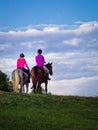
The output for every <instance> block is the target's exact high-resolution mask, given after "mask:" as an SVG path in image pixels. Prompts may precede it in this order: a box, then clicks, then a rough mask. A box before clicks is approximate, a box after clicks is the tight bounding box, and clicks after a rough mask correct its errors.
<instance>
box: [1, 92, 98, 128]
mask: <svg viewBox="0 0 98 130" xmlns="http://www.w3.org/2000/svg"><path fill="white" fill-rule="evenodd" d="M0 130H98V97H88V98H86V97H75V96H54V95H43V94H42V95H41V94H18V93H14V92H2V91H1V92H0Z"/></svg>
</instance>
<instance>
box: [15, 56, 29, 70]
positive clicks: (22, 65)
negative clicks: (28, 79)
mask: <svg viewBox="0 0 98 130" xmlns="http://www.w3.org/2000/svg"><path fill="white" fill-rule="evenodd" d="M25 66H26V68H28V69H29V67H28V64H27V62H26V60H25V59H24V58H19V59H18V60H17V68H18V69H19V68H25Z"/></svg>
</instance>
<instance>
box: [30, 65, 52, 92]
mask: <svg viewBox="0 0 98 130" xmlns="http://www.w3.org/2000/svg"><path fill="white" fill-rule="evenodd" d="M45 66H46V67H47V68H48V70H49V74H50V75H52V74H53V72H52V63H48V64H46V65H45ZM31 79H32V83H33V86H32V87H31V89H32V88H34V93H35V90H36V88H37V93H38V89H39V88H41V84H42V83H45V92H46V94H47V85H48V74H47V73H46V72H45V70H44V69H43V67H38V66H35V67H33V68H32V69H31Z"/></svg>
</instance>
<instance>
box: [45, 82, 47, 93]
mask: <svg viewBox="0 0 98 130" xmlns="http://www.w3.org/2000/svg"><path fill="white" fill-rule="evenodd" d="M45 92H46V94H47V83H45Z"/></svg>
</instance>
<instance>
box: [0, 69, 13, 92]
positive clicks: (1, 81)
mask: <svg viewBox="0 0 98 130" xmlns="http://www.w3.org/2000/svg"><path fill="white" fill-rule="evenodd" d="M12 86H13V85H12V82H11V81H10V80H9V78H8V76H7V75H6V74H5V73H3V72H2V71H1V70H0V90H2V91H12Z"/></svg>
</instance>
